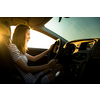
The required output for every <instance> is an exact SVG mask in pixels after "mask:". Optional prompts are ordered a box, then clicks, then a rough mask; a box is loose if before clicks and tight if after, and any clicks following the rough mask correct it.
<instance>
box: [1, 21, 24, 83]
mask: <svg viewBox="0 0 100 100" xmlns="http://www.w3.org/2000/svg"><path fill="white" fill-rule="evenodd" d="M2 36H3V37H2ZM10 36H11V30H10V25H9V23H8V22H6V21H5V22H2V23H1V22H0V83H1V84H14V83H15V84H16V83H19V84H21V83H25V81H24V79H23V77H22V76H21V74H20V72H19V71H18V70H17V68H16V67H15V64H14V62H13V60H12V57H11V55H10V53H9V50H8V48H7V45H6V42H7V41H9V38H10ZM4 38H6V39H7V41H5V39H4Z"/></svg>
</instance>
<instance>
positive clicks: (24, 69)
mask: <svg viewBox="0 0 100 100" xmlns="http://www.w3.org/2000/svg"><path fill="white" fill-rule="evenodd" d="M29 39H30V28H29V27H28V26H26V25H18V26H17V27H16V28H15V30H14V33H13V38H12V43H10V44H9V46H8V49H9V50H10V54H11V56H12V58H13V61H14V62H15V64H16V65H17V66H16V67H17V69H18V70H19V71H20V73H21V75H22V76H23V78H24V80H25V82H26V83H29V84H32V83H35V82H36V81H37V79H38V78H39V76H40V75H42V74H43V73H44V72H46V71H47V70H48V69H52V71H51V72H50V73H48V74H47V75H45V76H44V77H43V78H42V79H41V83H42V84H45V83H52V82H53V81H54V80H55V74H56V72H57V71H58V70H63V66H62V65H61V64H57V62H58V60H57V59H56V60H51V61H50V62H49V63H47V64H44V65H39V66H28V60H29V61H32V62H36V61H38V60H39V59H41V58H42V57H43V56H45V55H46V54H47V53H49V52H50V51H51V50H52V47H53V45H51V46H50V48H49V49H48V50H46V51H44V52H42V53H41V54H39V55H36V56H31V55H29V54H28V53H26V52H27V50H28V49H27V42H28V41H29Z"/></svg>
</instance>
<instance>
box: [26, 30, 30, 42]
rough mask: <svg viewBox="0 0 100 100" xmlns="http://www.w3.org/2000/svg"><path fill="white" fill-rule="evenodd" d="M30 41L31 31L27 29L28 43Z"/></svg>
mask: <svg viewBox="0 0 100 100" xmlns="http://www.w3.org/2000/svg"><path fill="white" fill-rule="evenodd" d="M29 39H30V29H27V31H26V41H27V42H28V41H29Z"/></svg>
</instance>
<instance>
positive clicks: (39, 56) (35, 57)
mask: <svg viewBox="0 0 100 100" xmlns="http://www.w3.org/2000/svg"><path fill="white" fill-rule="evenodd" d="M52 47H53V44H52V45H51V46H50V48H49V49H48V50H46V51H44V52H42V53H40V54H38V55H36V56H31V55H27V58H28V60H30V61H33V62H36V61H38V60H39V59H41V58H42V57H43V56H45V55H46V54H47V53H49V52H50V51H51V50H52Z"/></svg>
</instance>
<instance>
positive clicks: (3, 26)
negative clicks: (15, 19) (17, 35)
mask: <svg viewBox="0 0 100 100" xmlns="http://www.w3.org/2000/svg"><path fill="white" fill-rule="evenodd" d="M0 34H4V35H7V36H11V29H10V25H9V23H8V22H7V21H5V22H3V23H0Z"/></svg>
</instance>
